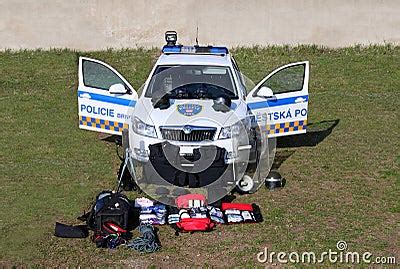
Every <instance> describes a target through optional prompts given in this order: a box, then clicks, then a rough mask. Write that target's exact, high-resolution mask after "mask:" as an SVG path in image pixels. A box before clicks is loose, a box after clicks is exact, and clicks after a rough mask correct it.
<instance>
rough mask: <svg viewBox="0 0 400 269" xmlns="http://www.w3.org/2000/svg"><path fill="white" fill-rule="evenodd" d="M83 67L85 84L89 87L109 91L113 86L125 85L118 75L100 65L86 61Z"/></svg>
mask: <svg viewBox="0 0 400 269" xmlns="http://www.w3.org/2000/svg"><path fill="white" fill-rule="evenodd" d="M82 65H83V83H84V85H85V86H87V87H91V88H96V89H102V90H108V89H109V88H110V86H111V85H113V84H117V83H121V84H123V85H125V83H124V82H123V80H122V79H121V78H120V77H119V76H118V75H117V74H115V73H114V72H113V71H112V70H110V69H109V68H107V67H106V66H104V65H102V64H100V63H96V62H92V61H87V60H84V61H83V63H82ZM125 87H126V85H125Z"/></svg>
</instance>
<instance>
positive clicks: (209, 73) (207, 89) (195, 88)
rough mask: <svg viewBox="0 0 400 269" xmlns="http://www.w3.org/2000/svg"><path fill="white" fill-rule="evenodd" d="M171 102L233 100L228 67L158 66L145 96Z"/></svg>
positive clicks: (231, 80) (233, 88)
mask: <svg viewBox="0 0 400 269" xmlns="http://www.w3.org/2000/svg"><path fill="white" fill-rule="evenodd" d="M165 95H167V96H168V97H169V98H173V99H215V98H217V97H221V96H223V97H229V98H231V99H237V98H238V97H237V94H236V90H235V87H234V82H233V77H232V74H231V71H230V69H229V67H226V66H205V65H176V66H165V65H160V66H158V67H157V68H156V70H155V72H154V74H153V76H152V78H151V80H150V83H149V87H148V88H147V90H146V94H145V97H149V98H150V97H155V96H158V97H162V96H165Z"/></svg>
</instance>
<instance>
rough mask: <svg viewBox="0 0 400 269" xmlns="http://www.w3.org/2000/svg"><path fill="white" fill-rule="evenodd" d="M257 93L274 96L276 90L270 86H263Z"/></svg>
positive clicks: (269, 96)
mask: <svg viewBox="0 0 400 269" xmlns="http://www.w3.org/2000/svg"><path fill="white" fill-rule="evenodd" d="M256 95H257V96H258V97H263V98H271V97H273V96H274V92H273V91H272V90H271V89H270V88H268V87H265V86H263V87H261V88H260V89H259V90H258V92H257V94H256Z"/></svg>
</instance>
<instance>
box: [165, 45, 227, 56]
mask: <svg viewBox="0 0 400 269" xmlns="http://www.w3.org/2000/svg"><path fill="white" fill-rule="evenodd" d="M162 52H163V53H165V54H169V53H182V54H192V53H193V54H218V55H226V54H228V53H229V52H228V49H227V48H226V47H212V46H208V47H200V46H181V45H177V46H167V45H166V46H164V47H163V49H162Z"/></svg>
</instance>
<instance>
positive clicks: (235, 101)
mask: <svg viewBox="0 0 400 269" xmlns="http://www.w3.org/2000/svg"><path fill="white" fill-rule="evenodd" d="M166 40H167V45H166V46H164V47H163V49H162V54H161V56H160V57H159V59H158V60H157V62H156V64H155V66H154V68H153V69H152V70H151V72H150V75H149V77H148V79H147V80H146V82H145V84H144V86H143V87H142V88H141V91H140V92H139V93H138V92H136V91H135V89H134V88H133V87H132V86H131V84H130V83H129V82H128V81H127V80H126V79H125V78H124V77H123V76H122V75H121V74H119V73H118V72H117V71H116V70H115V69H114V68H112V67H111V66H109V65H108V64H106V63H103V62H101V61H99V60H94V59H89V58H86V57H80V58H79V88H78V109H79V127H80V128H82V129H86V130H92V131H98V132H103V133H109V134H115V135H122V133H123V130H129V131H125V135H124V137H125V140H127V139H128V140H129V152H130V154H131V157H132V159H133V160H135V161H137V162H140V163H144V164H146V163H152V165H153V170H152V171H153V172H148V175H147V176H148V177H149V178H154V177H155V174H158V175H161V177H163V178H164V179H165V178H167V177H169V178H170V179H166V180H167V181H168V182H170V183H172V184H174V185H185V184H186V185H192V187H199V186H200V187H201V186H204V185H207V184H210V183H212V182H213V180H214V179H210V178H213V175H216V174H219V173H218V172H217V171H218V170H223V169H221V165H222V166H223V165H230V164H232V163H238V162H240V163H246V164H245V165H244V166H245V167H244V168H241V169H240V170H241V171H245V170H246V169H247V168H246V167H247V163H248V162H250V163H251V162H254V161H255V159H256V158H257V157H256V156H257V143H258V142H257V141H259V140H260V139H261V138H260V136H257V133H261V134H263V135H264V137H268V138H273V137H278V136H286V135H294V134H301V133H305V132H306V127H307V106H308V80H309V63H308V62H307V61H304V62H297V63H291V64H288V65H285V66H282V67H280V68H278V69H276V70H274V71H273V72H272V73H270V74H268V75H267V76H266V77H265V78H264V79H262V80H261V81H260V82H259V83H258V84H257V85H256V86H255V87H254V88H253V89H251V90H249V89H246V86H247V88H248V85H246V81H244V80H245V79H244V76H243V75H242V74H241V73H240V71H239V68H238V66H237V64H236V63H235V60H234V58H233V57H232V56H231V55H230V54H229V52H228V49H227V48H225V47H212V46H207V47H201V46H192V47H187V46H181V45H176V33H168V34H167V35H166ZM255 123H256V124H255ZM255 125H256V126H257V128H254V126H255ZM256 129H257V130H258V131H254V130H256ZM235 136H236V137H238V138H237V139H234V137H235ZM166 142H167V143H168V145H170V148H169V152H170V153H171V154H172V155H174V154H175V155H176V156H178V158H179V157H181V159H180V160H179V161H176V160H177V159H176V158H175V157H176V156H175V155H174V158H172V159H174V160H172V159H171V158H168V156H165V155H168V154H167V151H166V148H165V147H163V146H162V145H165V143H166ZM208 146H214V148H215V149H216V150H214V152H213V153H212V154H211V155H210V156H211V157H210V156H208V159H211V162H210V163H208V166H207V167H209V168H207V167H203V166H204V165H203V166H202V165H200V167H201V169H200V168H199V169H198V170H196V171H194V170H191V171H185V172H186V174H187V175H184V176H182V173H178V174H179V175H178V176H177V173H176V171H175V170H176V169H178V168H177V167H176V165H177V164H176V163H179V166H180V167H190V169H193V166H196V165H194V164H193V162H194V161H196V154H197V155H198V154H199V151H198V150H199V149H200V148H203V147H208ZM157 147H158V148H157ZM160 152H162V153H161V154H160ZM202 154H203V155H206V154H204V152H203V153H202ZM200 155H201V154H200ZM243 158H244V159H247V160H244V159H243ZM166 161H168V162H169V163H173V164H172V168H171V165H169V166H168V167H164V168H160V167H163V166H165V163H166ZM174 163H175V165H174ZM206 168H207V169H206ZM269 168H270V166H269ZM269 168H268V171H269ZM178 170H179V169H178ZM174 171H175V172H174ZM189 174H191V175H196V179H195V180H192V182H191V180H190V175H189ZM188 175H189V176H188ZM219 176H220V175H219ZM244 176H245V172H243V173H241V174H240V177H241V178H243V177H244ZM188 177H189V179H188ZM234 182H235V184H239V182H240V180H239V179H235V181H234ZM253 185H254V184H253ZM253 185H252V184H250V187H249V186H248V184H245V185H243V186H239V188H241V189H242V190H243V191H250V190H251V189H252V188H253Z"/></svg>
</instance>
